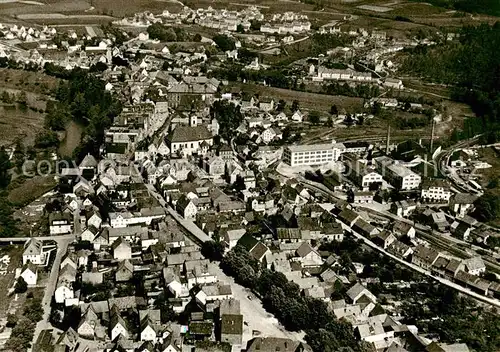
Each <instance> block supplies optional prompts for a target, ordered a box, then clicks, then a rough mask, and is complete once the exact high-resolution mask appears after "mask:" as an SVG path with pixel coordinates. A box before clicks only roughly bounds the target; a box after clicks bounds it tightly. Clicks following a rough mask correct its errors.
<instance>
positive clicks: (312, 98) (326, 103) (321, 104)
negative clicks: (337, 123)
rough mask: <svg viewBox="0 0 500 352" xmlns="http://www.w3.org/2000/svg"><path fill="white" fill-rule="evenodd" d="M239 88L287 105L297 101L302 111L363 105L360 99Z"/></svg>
mask: <svg viewBox="0 0 500 352" xmlns="http://www.w3.org/2000/svg"><path fill="white" fill-rule="evenodd" d="M239 86H240V88H241V89H242V90H243V91H244V92H248V93H251V94H259V96H260V97H269V98H273V99H275V100H280V99H283V100H285V101H286V102H287V105H291V104H292V101H294V100H298V101H299V106H300V109H304V110H318V111H329V110H330V107H331V106H332V105H333V104H335V105H337V106H338V107H339V108H345V109H346V110H351V109H355V108H360V107H362V105H363V99H362V98H352V97H346V96H340V95H326V94H316V93H307V92H299V91H295V90H290V89H282V88H274V87H265V86H261V85H256V84H249V83H241V84H239Z"/></svg>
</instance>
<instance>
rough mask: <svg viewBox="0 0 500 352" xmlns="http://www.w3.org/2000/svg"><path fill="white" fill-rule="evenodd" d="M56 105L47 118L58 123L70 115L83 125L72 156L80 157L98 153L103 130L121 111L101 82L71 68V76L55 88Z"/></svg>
mask: <svg viewBox="0 0 500 352" xmlns="http://www.w3.org/2000/svg"><path fill="white" fill-rule="evenodd" d="M56 99H57V101H58V104H56V108H54V110H53V112H52V114H51V116H52V119H51V120H50V122H51V125H54V126H56V127H57V126H60V125H61V123H62V122H60V120H64V119H66V118H67V117H68V115H69V116H71V118H72V119H74V120H76V121H77V122H79V123H82V124H84V125H85V126H86V128H85V131H84V134H83V137H82V141H81V144H80V146H79V147H78V148H77V149H76V150H75V157H76V158H77V159H81V158H82V157H83V156H84V155H86V154H87V153H90V154H93V155H98V153H99V146H101V145H102V143H103V142H104V130H105V129H106V128H108V127H109V126H111V124H112V123H113V119H114V117H115V116H117V115H118V114H119V113H120V112H121V103H120V102H119V101H118V100H117V99H115V98H114V97H113V96H112V95H111V93H109V92H107V91H106V90H105V88H104V82H102V81H101V80H100V79H98V78H97V77H94V76H92V75H90V74H88V73H87V72H85V71H83V70H81V69H75V70H73V71H71V75H70V78H69V79H68V80H67V81H66V82H62V83H60V85H59V87H58V88H57V91H56Z"/></svg>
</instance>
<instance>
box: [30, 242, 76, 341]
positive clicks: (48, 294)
mask: <svg viewBox="0 0 500 352" xmlns="http://www.w3.org/2000/svg"><path fill="white" fill-rule="evenodd" d="M61 237H62V236H60V237H59V238H57V239H56V238H54V240H55V241H56V242H57V253H56V257H55V259H54V262H53V263H52V269H51V270H50V276H49V280H48V281H47V286H46V288H45V292H44V296H43V299H42V307H43V318H42V320H41V321H39V322H38V323H37V324H36V328H35V333H34V335H33V343H34V342H36V340H37V338H38V335H39V334H40V332H41V331H42V330H45V329H49V328H51V327H52V325H51V324H50V322H49V317H50V303H51V302H52V297H53V296H54V291H55V289H56V283H57V279H58V277H59V265H60V264H61V259H62V257H63V256H64V254H66V251H67V249H68V244H69V243H70V242H71V241H72V240H73V239H74V236H71V238H67V236H64V238H61Z"/></svg>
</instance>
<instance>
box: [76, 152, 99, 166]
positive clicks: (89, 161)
mask: <svg viewBox="0 0 500 352" xmlns="http://www.w3.org/2000/svg"><path fill="white" fill-rule="evenodd" d="M79 167H81V168H92V167H97V160H96V159H95V158H94V156H92V155H90V154H87V155H85V158H83V160H82V162H81V163H80V165H79Z"/></svg>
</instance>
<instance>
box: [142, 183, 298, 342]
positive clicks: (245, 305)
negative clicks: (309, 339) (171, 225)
mask: <svg viewBox="0 0 500 352" xmlns="http://www.w3.org/2000/svg"><path fill="white" fill-rule="evenodd" d="M146 187H147V189H148V191H149V192H150V194H151V195H152V196H153V197H155V198H156V199H157V200H158V202H159V203H160V204H161V205H162V206H163V208H164V209H165V210H166V212H167V213H169V214H170V215H171V216H172V217H173V218H174V219H175V220H176V221H177V222H178V223H179V224H181V225H182V226H183V227H184V228H185V229H186V230H187V231H188V232H189V234H190V235H191V236H190V238H191V239H194V240H197V242H198V243H201V242H206V241H210V240H211V238H210V237H209V236H208V235H207V234H205V232H203V231H202V230H201V229H200V228H199V227H198V226H197V225H196V224H195V223H194V222H192V221H190V220H186V219H184V218H182V217H181V216H180V215H179V214H177V213H176V212H175V210H173V209H172V208H171V207H170V206H168V205H167V204H166V202H165V200H164V199H163V197H162V196H161V195H160V194H159V193H158V192H157V191H156V189H155V188H154V186H153V185H150V184H146ZM215 268H216V273H217V277H218V278H219V280H220V281H222V282H225V283H228V284H230V285H231V289H232V292H233V296H234V298H235V299H237V300H239V301H240V305H241V314H243V317H244V320H245V322H246V323H247V324H248V326H247V325H244V326H243V346H245V345H246V342H247V341H249V340H250V339H252V338H253V337H254V336H253V334H252V331H253V330H257V331H259V332H260V335H259V336H274V337H283V338H290V339H293V340H300V341H303V339H304V333H303V332H300V333H299V332H290V331H287V330H286V329H285V328H284V327H283V326H282V325H281V324H280V323H279V322H278V320H277V319H276V318H275V317H274V316H273V315H272V314H270V313H268V312H266V310H265V309H264V308H263V307H262V303H261V301H260V300H259V299H258V298H257V297H255V295H253V294H252V293H251V292H250V290H248V289H246V288H244V287H243V286H241V285H239V284H237V283H236V282H235V281H234V279H233V278H232V277H230V276H227V275H226V274H225V273H224V272H223V271H222V270H221V269H220V268H219V267H218V266H215ZM248 296H250V297H252V298H251V299H249V298H248Z"/></svg>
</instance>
